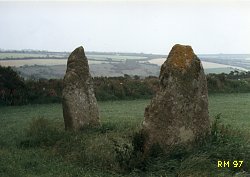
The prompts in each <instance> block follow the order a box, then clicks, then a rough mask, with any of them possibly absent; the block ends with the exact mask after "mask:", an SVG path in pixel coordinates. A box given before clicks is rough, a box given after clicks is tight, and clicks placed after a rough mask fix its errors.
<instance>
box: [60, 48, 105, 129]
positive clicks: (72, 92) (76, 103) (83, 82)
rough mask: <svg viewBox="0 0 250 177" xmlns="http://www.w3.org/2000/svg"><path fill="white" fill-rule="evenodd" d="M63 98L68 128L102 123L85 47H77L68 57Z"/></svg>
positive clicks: (66, 126) (64, 114) (65, 120)
mask: <svg viewBox="0 0 250 177" xmlns="http://www.w3.org/2000/svg"><path fill="white" fill-rule="evenodd" d="M62 98H63V99H62V105H63V117H64V123H65V129H66V130H79V129H81V128H83V127H85V126H98V125H99V124H100V121H99V111H98V105H97V101H96V98H95V94H94V89H93V81H92V77H91V75H90V72H89V65H88V60H87V57H86V56H85V53H84V49H83V47H78V48H76V49H75V50H74V51H73V52H72V53H71V54H70V56H69V58H68V62H67V70H66V74H65V76H64V79H63V91H62Z"/></svg>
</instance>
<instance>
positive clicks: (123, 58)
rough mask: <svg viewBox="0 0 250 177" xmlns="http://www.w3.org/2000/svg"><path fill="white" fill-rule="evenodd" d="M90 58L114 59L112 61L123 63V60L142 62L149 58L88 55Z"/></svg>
mask: <svg viewBox="0 0 250 177" xmlns="http://www.w3.org/2000/svg"><path fill="white" fill-rule="evenodd" d="M87 57H88V58H91V59H100V60H107V59H112V60H118V61H123V60H126V59H127V60H131V59H135V60H140V59H146V58H147V57H143V56H126V55H87Z"/></svg>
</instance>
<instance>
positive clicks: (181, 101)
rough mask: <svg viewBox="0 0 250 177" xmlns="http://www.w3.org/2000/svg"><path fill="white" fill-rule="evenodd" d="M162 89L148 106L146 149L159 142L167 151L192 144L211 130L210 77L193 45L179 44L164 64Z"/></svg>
mask: <svg viewBox="0 0 250 177" xmlns="http://www.w3.org/2000/svg"><path fill="white" fill-rule="evenodd" d="M159 80H160V90H159V91H158V93H157V94H156V96H155V97H154V98H153V99H152V100H151V103H150V105H149V106H147V107H146V109H145V114H144V122H143V129H142V132H143V133H145V134H147V139H146V142H145V144H144V149H145V151H147V150H148V149H149V148H150V147H151V146H152V145H153V144H158V145H160V147H161V148H162V149H163V150H164V151H165V152H168V151H169V150H170V149H171V147H174V146H176V145H185V146H186V145H187V146H191V145H192V143H193V142H194V141H195V140H196V139H199V138H202V137H203V136H204V135H205V134H207V133H208V132H209V130H210V120H209V116H208V94H207V81H206V77H205V74H204V70H203V67H202V64H201V62H200V60H199V58H198V57H197V56H196V55H195V54H194V52H193V49H192V48H191V47H190V46H183V45H179V44H176V45H175V46H174V47H173V48H172V50H171V51H170V53H169V55H168V58H167V60H166V61H165V62H164V64H163V65H162V67H161V72H160V76H159Z"/></svg>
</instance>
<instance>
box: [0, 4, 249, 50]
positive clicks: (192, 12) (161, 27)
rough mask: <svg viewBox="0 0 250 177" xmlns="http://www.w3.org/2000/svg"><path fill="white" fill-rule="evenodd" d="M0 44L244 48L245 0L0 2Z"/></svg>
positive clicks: (67, 47) (18, 46)
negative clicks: (175, 45)
mask: <svg viewBox="0 0 250 177" xmlns="http://www.w3.org/2000/svg"><path fill="white" fill-rule="evenodd" d="M0 24H1V25H0V48H1V49H14V50H21V49H38V50H49V51H72V50H73V49H75V48H76V47H78V46H83V47H84V48H85V50H86V51H99V52H136V53H140V52H143V53H154V54H167V53H168V52H169V51H170V49H171V48H172V46H173V45H174V44H177V43H178V44H185V45H191V46H192V48H193V49H194V51H195V53H197V54H218V53H229V54H233V53H236V54H239V53H250V1H247V0H245V1H241V0H238V1H194V0H191V1H189V0H187V1H156V2H154V1H94V2H93V1H75V2H71V1H54V2H51V1H26V2H20V1H16V2H15V1H12V2H3V1H1V2H0Z"/></svg>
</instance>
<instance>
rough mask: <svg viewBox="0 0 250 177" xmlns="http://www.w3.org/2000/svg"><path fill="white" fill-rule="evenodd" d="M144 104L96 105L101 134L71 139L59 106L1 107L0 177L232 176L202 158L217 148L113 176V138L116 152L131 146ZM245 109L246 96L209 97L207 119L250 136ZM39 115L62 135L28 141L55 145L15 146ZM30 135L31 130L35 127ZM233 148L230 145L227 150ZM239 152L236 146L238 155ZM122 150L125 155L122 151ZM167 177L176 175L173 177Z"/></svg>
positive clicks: (249, 116)
mask: <svg viewBox="0 0 250 177" xmlns="http://www.w3.org/2000/svg"><path fill="white" fill-rule="evenodd" d="M149 102H150V100H133V101H114V102H112V101H108V102H99V107H100V114H101V123H102V125H103V127H102V128H101V129H100V130H93V131H91V130H90V131H83V132H80V133H78V134H77V133H76V134H72V135H71V134H67V133H65V134H63V132H64V131H63V129H64V123H63V116H62V106H61V104H47V105H26V106H15V107H1V108H0V134H1V136H0V157H1V158H0V176H20V177H26V176H44V177H47V176H49V177H53V176H61V177H75V176H89V177H92V176H94V177H110V176H114V177H115V176H127V177H130V176H145V177H154V176H162V174H167V172H168V174H169V171H168V170H169V168H170V167H171V166H172V167H173V168H175V167H176V166H178V168H179V169H180V171H178V173H181V174H184V175H182V176H181V177H184V176H185V177H186V176H187V175H185V174H190V170H191V174H193V175H192V176H193V177H201V176H202V175H201V174H204V175H205V176H206V177H207V176H215V175H214V174H217V173H219V174H220V175H219V174H218V175H219V176H227V177H231V176H232V175H231V173H229V171H228V170H227V169H221V170H218V169H217V166H216V163H217V162H214V161H210V160H209V157H207V156H208V155H211V156H213V155H215V154H213V153H214V152H217V151H216V149H215V150H214V151H213V150H210V151H209V153H210V154H208V155H206V154H200V153H198V152H197V154H196V155H194V157H192V156H191V157H190V158H188V159H186V162H183V163H182V162H181V164H182V165H183V166H181V167H179V165H178V164H174V163H175V162H176V161H172V162H168V161H164V162H158V161H156V162H158V163H159V166H158V165H157V164H155V166H154V164H153V166H151V167H150V168H152V171H150V169H149V170H147V171H145V172H140V171H134V172H132V173H129V174H126V173H125V174H123V173H117V170H118V168H117V167H116V165H117V159H116V156H115V153H114V152H115V150H114V149H113V148H114V145H113V143H114V140H115V142H118V143H120V144H121V147H119V148H122V144H123V143H128V144H129V142H131V136H132V135H133V133H134V132H136V131H138V130H139V129H140V126H141V123H142V121H143V114H144V109H145V107H146V105H148V104H149ZM249 107H250V94H219V95H210V96H209V111H210V116H211V118H212V119H213V117H214V116H215V115H217V114H218V113H221V114H222V117H221V121H222V123H225V124H229V125H231V126H232V127H233V128H237V129H239V130H243V131H245V132H248V133H250V129H249V127H250V109H249ZM38 117H44V118H46V119H48V120H49V121H50V122H51V123H52V124H53V125H54V127H56V129H57V130H58V131H60V132H61V133H59V134H58V132H57V131H55V130H53V129H49V130H50V131H52V133H53V131H55V135H53V134H51V133H50V134H46V133H47V132H44V133H45V134H42V135H41V137H40V138H39V137H36V136H35V137H33V138H35V139H34V140H32V139H31V140H32V141H33V143H36V141H37V140H39V141H40V140H41V138H43V137H45V138H46V136H49V138H56V136H60V137H59V138H60V139H59V140H58V142H57V143H56V144H54V145H49V146H43V145H39V146H38V147H36V146H35V147H23V148H22V147H20V142H22V141H23V140H25V137H26V136H25V130H26V129H27V128H28V126H29V125H28V123H29V122H31V120H32V119H34V118H38ZM45 123H46V122H45ZM45 125H46V124H45ZM45 128H46V127H45ZM42 130H43V129H42ZM42 130H40V131H42ZM33 131H36V128H35V127H34V130H33ZM54 136H55V137H54ZM26 138H27V137H26ZM31 138H32V137H31ZM37 138H38V139H37ZM52 140H53V139H52ZM39 141H38V142H39ZM26 146H27V145H26ZM233 147H234V146H233ZM233 147H231V146H229V148H233ZM127 148H129V147H127ZM220 148H222V149H218V152H219V153H225V154H226V153H227V151H228V149H227V148H226V147H225V148H224V147H223V146H220ZM223 148H224V149H223ZM239 148H240V147H236V149H237V151H238V149H239ZM120 150H122V149H120ZM124 151H125V152H124V153H126V149H125V150H124ZM220 151H221V152H220ZM231 151H232V150H231ZM231 151H230V152H231ZM232 152H236V151H232ZM239 153H240V152H239ZM222 156H223V155H222ZM123 158H124V157H123ZM227 160H230V159H227ZM231 160H233V159H231ZM234 160H235V159H234ZM245 160H247V159H245ZM189 162H190V163H189ZM248 162H249V159H248V161H244V163H248ZM178 163H179V162H178ZM185 165H186V166H185ZM155 170H156V171H155ZM165 170H166V171H165ZM199 170H201V171H199ZM118 171H119V170H118ZM170 171H171V170H170ZM165 172H166V173H165ZM206 174H208V175H206ZM211 174H212V175H211ZM204 175H203V176H204ZM170 176H176V174H175V175H174V174H172V175H170ZM205 176H204V177H205Z"/></svg>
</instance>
